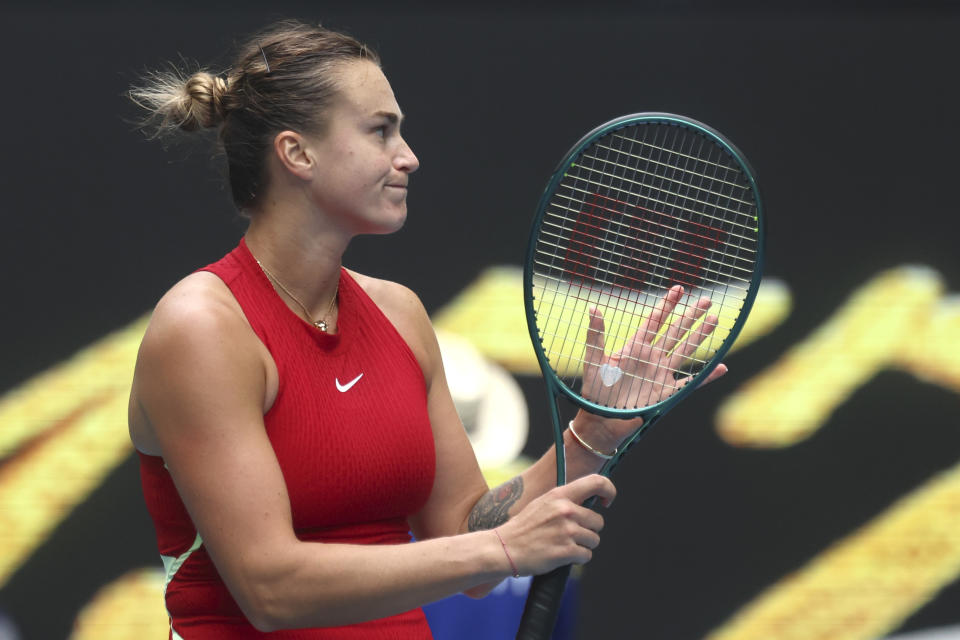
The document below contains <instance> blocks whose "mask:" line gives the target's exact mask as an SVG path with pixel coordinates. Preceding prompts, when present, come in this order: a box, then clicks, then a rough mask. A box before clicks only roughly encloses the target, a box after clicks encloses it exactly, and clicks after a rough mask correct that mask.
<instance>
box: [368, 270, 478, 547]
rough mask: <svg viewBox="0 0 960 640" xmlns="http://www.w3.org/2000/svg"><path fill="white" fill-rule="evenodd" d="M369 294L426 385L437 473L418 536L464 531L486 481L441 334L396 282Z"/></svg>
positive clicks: (417, 521) (375, 286)
mask: <svg viewBox="0 0 960 640" xmlns="http://www.w3.org/2000/svg"><path fill="white" fill-rule="evenodd" d="M365 288H367V291H368V293H369V294H370V295H371V297H372V298H373V300H374V302H376V303H377V305H378V306H379V307H380V308H381V309H382V310H383V312H384V313H385V314H386V315H387V317H388V318H389V319H390V321H391V322H392V323H393V324H394V326H395V327H396V328H397V330H398V331H399V332H400V335H401V336H402V337H403V338H404V340H405V341H406V342H407V344H408V345H409V346H410V349H411V351H413V354H414V356H416V358H417V361H418V362H419V364H420V368H421V369H422V371H423V375H424V380H425V382H426V386H427V411H428V413H429V416H430V424H431V427H432V429H433V440H434V448H435V451H436V474H435V477H434V482H433V489H432V490H431V492H430V498H429V500H428V501H427V504H426V505H425V506H424V507H423V509H421V510H420V512H419V513H417V514H415V515H414V516H413V517H412V518H411V519H410V524H411V526H412V528H413V531H414V535H416V536H417V538H418V539H426V538H432V537H439V536H446V535H453V534H456V533H460V532H465V531H466V530H467V529H466V521H467V517H468V515H469V513H470V510H471V509H472V508H473V506H474V505H475V504H476V502H477V500H479V499H480V497H481V496H482V495H483V494H484V493H486V491H487V484H486V481H485V480H484V479H483V474H482V473H481V472H480V467H479V465H478V464H477V459H476V455H475V454H474V452H473V447H472V446H471V445H470V441H469V439H468V438H467V434H466V430H465V429H464V428H463V424H462V423H461V421H460V417H459V415H458V414H457V410H456V406H455V405H454V402H453V398H452V397H451V395H450V389H449V387H448V386H447V380H446V375H445V373H444V369H443V359H442V356H441V353H440V346H439V344H438V342H437V337H436V334H435V333H434V330H433V326H432V324H431V323H430V318H429V316H428V315H427V312H426V309H424V307H423V304H422V303H421V302H420V300H419V298H418V297H417V296H416V294H414V293H413V292H412V291H410V290H409V289H407V288H406V287H402V286H400V285H397V284H394V283H388V282H383V281H376V282H375V283H370V282H369V280H367V281H366V286H365Z"/></svg>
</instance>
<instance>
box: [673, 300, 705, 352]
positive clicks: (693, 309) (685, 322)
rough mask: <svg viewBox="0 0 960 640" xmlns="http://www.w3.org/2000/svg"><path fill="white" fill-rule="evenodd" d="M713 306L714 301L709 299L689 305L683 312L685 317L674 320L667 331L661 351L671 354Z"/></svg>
mask: <svg viewBox="0 0 960 640" xmlns="http://www.w3.org/2000/svg"><path fill="white" fill-rule="evenodd" d="M712 305H713V301H712V300H711V299H710V298H709V297H706V296H704V297H702V298H700V299H699V300H697V302H696V303H695V304H693V305H688V306H687V308H686V309H684V311H683V315H682V316H680V318H679V319H677V320H674V322H673V324H672V325H671V326H670V329H669V330H668V331H667V333H666V335H664V336H663V340H662V342H661V349H663V351H664V352H667V353H669V352H670V351H672V350H673V348H674V347H676V345H677V342H679V340H680V339H681V338H683V337H684V336H685V335H687V332H688V331H690V328H691V327H693V325H694V324H695V323H696V321H697V320H699V319H700V317H701V316H702V315H703V314H704V313H706V312H707V310H708V309H709V308H710V307H711V306H712Z"/></svg>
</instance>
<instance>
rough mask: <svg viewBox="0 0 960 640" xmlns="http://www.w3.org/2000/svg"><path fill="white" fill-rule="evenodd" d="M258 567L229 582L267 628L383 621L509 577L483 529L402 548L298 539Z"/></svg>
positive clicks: (246, 610)
mask: <svg viewBox="0 0 960 640" xmlns="http://www.w3.org/2000/svg"><path fill="white" fill-rule="evenodd" d="M260 565H261V567H260V569H259V570H257V569H256V568H252V569H251V570H249V572H248V573H249V575H247V576H245V578H244V579H242V580H236V581H234V584H243V585H244V587H243V589H242V591H243V593H242V594H236V593H235V596H239V597H238V598H237V599H238V601H240V602H241V604H242V605H244V606H243V609H244V613H245V614H246V615H247V617H248V618H250V620H251V622H252V623H253V624H254V625H255V626H256V627H257V628H259V629H262V630H268V631H269V630H275V629H285V628H302V627H318V626H337V625H343V624H351V623H357V622H362V621H364V620H371V619H376V618H382V617H385V616H390V615H394V614H398V613H402V612H404V611H408V610H410V609H413V608H416V607H418V606H421V605H424V604H427V603H429V602H433V601H435V600H439V599H441V598H443V597H446V596H449V595H452V594H454V593H458V592H461V591H466V590H469V589H471V588H472V587H476V586H477V585H480V584H484V583H490V582H496V581H499V580H501V579H503V578H504V577H506V576H508V575H510V574H511V573H512V570H511V568H510V566H509V563H508V561H507V559H506V557H505V555H504V554H503V550H502V549H501V547H500V543H499V541H498V540H497V538H496V537H495V536H494V535H493V534H491V533H488V532H477V533H471V534H466V535H460V536H454V537H447V538H437V539H433V540H427V541H423V542H416V543H412V544H400V545H346V544H328V543H307V542H297V543H294V544H293V545H292V546H289V547H287V548H285V549H284V550H283V551H282V552H280V553H279V554H276V555H272V557H270V558H264V559H263V561H262V562H260Z"/></svg>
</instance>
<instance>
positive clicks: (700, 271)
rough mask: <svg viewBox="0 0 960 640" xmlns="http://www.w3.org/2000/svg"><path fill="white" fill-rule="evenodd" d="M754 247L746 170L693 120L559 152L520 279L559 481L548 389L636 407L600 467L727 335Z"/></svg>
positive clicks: (640, 123)
mask: <svg viewBox="0 0 960 640" xmlns="http://www.w3.org/2000/svg"><path fill="white" fill-rule="evenodd" d="M763 244H764V222H763V215H762V207H761V203H760V195H759V193H758V191H757V182H756V179H755V177H754V173H753V170H752V169H751V168H750V165H749V164H748V163H747V160H746V159H745V158H744V156H743V154H742V153H740V151H738V150H737V148H736V147H734V146H733V144H731V143H730V141H729V140H727V139H726V138H725V137H724V136H723V135H721V134H720V133H718V132H717V131H715V130H713V129H711V128H710V127H708V126H706V125H704V124H702V123H700V122H697V121H695V120H691V119H689V118H686V117H683V116H677V115H672V114H666V113H638V114H633V115H628V116H623V117H621V118H617V119H615V120H612V121H610V122H607V123H606V124H603V125H601V126H599V127H597V128H596V129H594V130H593V131H591V132H589V133H588V134H587V135H586V136H584V137H583V138H582V139H581V140H580V141H579V142H577V143H576V144H575V145H574V146H573V148H571V149H570V151H569V152H568V153H567V154H566V156H564V158H563V160H562V161H561V162H560V164H559V166H558V168H557V170H556V171H555V172H554V174H553V176H552V177H551V178H550V181H549V182H548V184H547V188H546V190H545V191H544V194H543V196H542V197H541V199H540V202H539V205H538V207H537V212H536V217H535V218H534V221H533V228H532V231H531V234H530V242H529V245H528V248H527V256H526V261H525V267H524V278H523V290H524V304H525V309H526V315H527V325H528V327H529V330H530V338H531V340H532V342H533V347H534V350H535V351H536V354H537V358H538V360H539V361H540V367H541V369H542V370H543V377H544V380H545V381H546V387H547V392H548V395H549V397H550V413H551V417H552V420H553V429H554V437H555V439H556V452H557V484H558V485H561V484H564V483H565V481H566V477H565V476H566V473H565V458H564V446H563V431H564V425H562V424H561V423H560V407H559V400H560V398H561V397H565V398H567V400H569V401H571V402H572V403H573V404H574V405H576V406H578V407H581V408H583V409H585V410H587V411H590V412H592V413H595V414H599V415H602V416H607V417H612V418H634V417H638V416H639V417H643V425H642V426H641V427H640V428H639V429H638V430H637V431H635V432H634V433H633V434H632V435H630V436H629V437H628V438H627V439H626V440H624V441H623V443H622V444H621V446H620V447H619V448H618V450H617V451H616V452H615V453H614V454H613V455H612V456H611V457H610V459H608V460H607V461H606V463H605V464H604V466H603V468H602V469H601V471H600V473H601V474H603V475H606V476H609V475H610V474H611V472H612V471H613V469H614V468H615V467H616V466H617V464H618V463H619V462H620V460H621V458H622V457H623V455H624V454H625V453H626V452H627V451H628V450H629V449H630V448H631V447H632V446H633V445H634V444H635V443H636V442H637V440H638V439H639V438H640V437H641V436H642V435H643V433H645V432H646V430H647V429H649V428H650V427H651V426H652V425H653V424H654V423H656V421H657V420H658V419H660V418H661V417H662V416H663V415H664V414H665V413H666V412H667V411H669V410H670V409H671V408H672V407H673V406H674V405H676V404H677V403H678V402H679V401H680V400H682V399H683V398H684V397H685V396H686V395H687V394H688V393H690V392H691V391H692V390H694V389H695V388H696V387H697V386H698V385H699V384H700V383H701V382H702V381H703V380H704V379H705V378H706V377H707V376H708V375H709V374H710V372H711V371H713V369H714V368H715V367H716V366H717V364H719V362H720V360H721V359H722V358H723V356H724V354H726V353H727V351H728V350H729V348H730V346H731V344H733V341H734V339H735V338H736V337H737V334H738V333H739V332H740V329H741V328H742V327H743V324H744V322H745V321H746V318H747V314H748V313H749V311H750V308H751V306H752V304H753V300H754V298H755V297H756V293H757V288H758V286H759V284H760V273H761V267H762V264H763ZM569 571H570V567H569V566H566V567H560V568H558V569H555V570H554V571H552V572H550V573H547V574H544V575H541V576H537V577H536V578H534V580H533V582H532V584H531V588H530V593H529V595H528V597H527V603H526V607H525V609H524V613H523V617H522V619H521V621H520V628H519V631H518V634H517V638H518V639H522V640H547V639H548V638H549V637H550V635H551V633H552V631H553V626H554V623H555V621H556V617H557V612H558V609H559V603H560V599H561V596H562V595H563V591H564V587H565V585H566V581H567V576H568V574H569Z"/></svg>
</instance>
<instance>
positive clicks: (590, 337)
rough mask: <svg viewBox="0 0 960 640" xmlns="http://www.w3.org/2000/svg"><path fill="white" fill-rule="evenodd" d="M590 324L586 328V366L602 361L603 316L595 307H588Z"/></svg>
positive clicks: (603, 340) (603, 339)
mask: <svg viewBox="0 0 960 640" xmlns="http://www.w3.org/2000/svg"><path fill="white" fill-rule="evenodd" d="M589 314H590V324H589V326H588V327H587V352H586V360H587V364H592V365H599V364H600V363H601V362H602V361H603V350H604V346H605V345H604V342H605V338H604V325H603V314H602V313H600V310H599V309H598V308H596V307H590V310H589Z"/></svg>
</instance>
